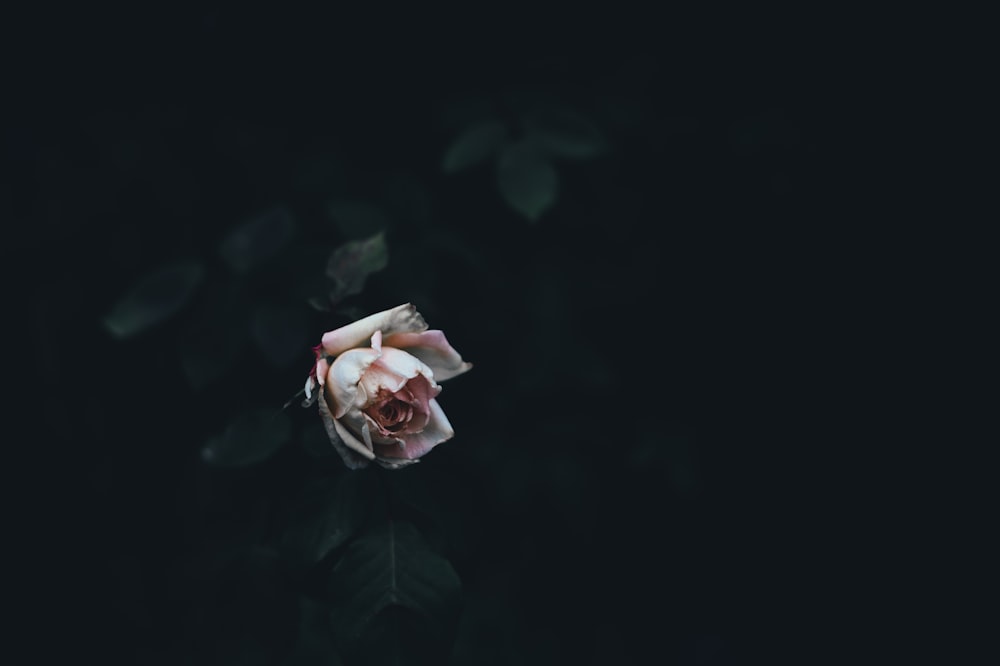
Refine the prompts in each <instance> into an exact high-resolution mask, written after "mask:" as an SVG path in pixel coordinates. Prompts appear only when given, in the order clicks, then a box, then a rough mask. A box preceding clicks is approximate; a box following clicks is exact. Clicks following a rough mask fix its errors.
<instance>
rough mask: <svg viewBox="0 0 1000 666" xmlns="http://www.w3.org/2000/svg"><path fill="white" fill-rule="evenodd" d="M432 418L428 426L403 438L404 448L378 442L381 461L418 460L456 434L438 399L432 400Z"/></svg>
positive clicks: (376, 447) (377, 450)
mask: <svg viewBox="0 0 1000 666" xmlns="http://www.w3.org/2000/svg"><path fill="white" fill-rule="evenodd" d="M429 406H430V412H431V413H430V419H429V420H428V422H427V426H426V427H425V428H424V429H423V430H422V431H421V432H418V433H412V434H408V435H406V436H405V437H404V438H403V449H402V450H400V449H399V447H398V446H396V445H395V444H376V445H375V455H376V457H377V459H378V460H379V461H382V460H388V461H391V462H397V461H398V459H400V458H404V459H407V460H416V459H417V458H421V457H423V456H424V455H426V454H427V453H428V452H429V451H430V450H431V449H433V448H434V447H435V446H437V445H438V444H440V443H441V442H445V441H447V440H449V439H451V438H452V437H454V436H455V430H454V429H453V428H452V427H451V423H450V422H449V421H448V417H447V416H445V414H444V410H443V409H441V405H439V404H438V401H437V400H431V401H430V404H429Z"/></svg>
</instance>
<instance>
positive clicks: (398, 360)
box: [334, 345, 441, 397]
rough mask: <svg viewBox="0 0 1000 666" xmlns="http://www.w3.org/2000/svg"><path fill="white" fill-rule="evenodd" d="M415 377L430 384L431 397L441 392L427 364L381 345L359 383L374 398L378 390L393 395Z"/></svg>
mask: <svg viewBox="0 0 1000 666" xmlns="http://www.w3.org/2000/svg"><path fill="white" fill-rule="evenodd" d="M350 353H353V352H350ZM346 355H347V354H345V356H346ZM338 362H339V361H338ZM334 365H336V363H334ZM417 375H423V376H424V377H425V378H426V379H427V381H428V382H429V383H430V391H431V393H432V396H431V397H434V396H436V395H437V394H438V393H440V392H441V387H440V386H438V385H437V384H435V383H434V371H433V370H431V369H430V368H429V367H428V366H427V364H425V363H424V362H423V361H421V360H420V359H418V358H417V357H416V356H412V355H411V354H408V353H407V352H405V351H403V350H401V349H396V348H395V347H387V346H385V345H383V346H382V355H381V356H379V357H378V360H377V361H374V362H373V363H371V364H370V365H369V366H368V368H367V369H366V370H365V372H364V374H363V376H362V377H361V380H360V381H361V386H362V388H363V389H364V391H365V393H366V394H367V395H368V396H374V395H376V394H377V393H378V390H379V389H380V388H384V389H387V390H388V391H391V392H393V393H395V392H396V391H399V390H400V389H402V388H403V386H405V385H406V383H407V382H408V381H409V380H411V379H413V378H414V377H416V376H417Z"/></svg>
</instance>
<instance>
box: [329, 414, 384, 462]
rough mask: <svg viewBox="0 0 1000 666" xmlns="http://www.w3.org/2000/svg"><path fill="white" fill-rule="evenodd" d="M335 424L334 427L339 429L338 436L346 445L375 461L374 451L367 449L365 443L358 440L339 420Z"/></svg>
mask: <svg viewBox="0 0 1000 666" xmlns="http://www.w3.org/2000/svg"><path fill="white" fill-rule="evenodd" d="M333 423H334V426H335V427H336V428H337V434H338V435H340V439H342V440H343V441H344V444H346V445H347V446H348V447H350V448H351V449H352V450H354V451H357V452H358V453H360V454H361V455H363V456H364V457H365V458H368V459H369V460H374V459H375V453H374V451H372V450H370V449H369V448H367V447H366V446H365V443H364V442H362V441H361V440H360V439H358V438H357V436H356V435H355V434H354V433H353V432H351V431H350V430H348V429H347V428H346V427H344V424H343V423H341V422H340V421H339V420H335V421H334V422H333Z"/></svg>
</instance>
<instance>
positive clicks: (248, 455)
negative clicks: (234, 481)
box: [201, 409, 292, 467]
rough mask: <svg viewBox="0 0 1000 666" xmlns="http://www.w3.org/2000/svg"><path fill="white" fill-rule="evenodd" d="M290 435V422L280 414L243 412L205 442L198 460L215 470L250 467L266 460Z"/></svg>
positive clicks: (263, 411)
mask: <svg viewBox="0 0 1000 666" xmlns="http://www.w3.org/2000/svg"><path fill="white" fill-rule="evenodd" d="M291 433H292V424H291V421H290V420H289V418H288V415H287V414H285V412H283V411H280V410H271V409H261V410H256V411H248V412H244V413H243V414H240V415H239V416H238V417H236V418H235V419H234V420H233V421H232V422H231V423H230V424H229V426H227V427H226V430H225V431H224V432H223V433H222V434H221V435H218V436H216V437H213V438H211V439H210V440H209V441H208V443H207V444H206V445H205V446H204V448H202V450H201V458H202V460H204V461H205V462H206V463H208V464H209V465H213V466H216V467H240V466H243V465H252V464H254V463H259V462H261V461H263V460H267V459H268V458H270V457H271V456H272V455H273V454H274V453H275V452H276V451H277V450H278V449H279V448H281V446H282V445H283V444H284V443H285V442H286V441H288V439H289V437H290V436H291Z"/></svg>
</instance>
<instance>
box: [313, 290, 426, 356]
mask: <svg viewBox="0 0 1000 666" xmlns="http://www.w3.org/2000/svg"><path fill="white" fill-rule="evenodd" d="M425 330H427V322H425V321H424V318H423V317H421V316H420V313H419V312H417V309H416V307H414V306H413V305H412V304H411V303H405V304H403V305H399V306H397V307H394V308H392V309H391V310H383V311H382V312H377V313H375V314H373V315H369V316H367V317H365V318H364V319H359V320H357V321H356V322H353V323H351V324H348V325H346V326H341V327H340V328H338V329H335V330H332V331H329V332H327V333H325V334H324V335H323V349H324V350H325V351H326V353H327V354H330V355H333V356H336V355H338V354H342V353H343V352H345V351H347V350H348V349H354V348H355V347H359V346H361V345H364V344H367V343H368V340H369V339H370V338H371V337H372V335H373V334H374V333H375V331H382V334H383V335H386V336H388V335H392V334H394V333H417V332H420V331H425Z"/></svg>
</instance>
